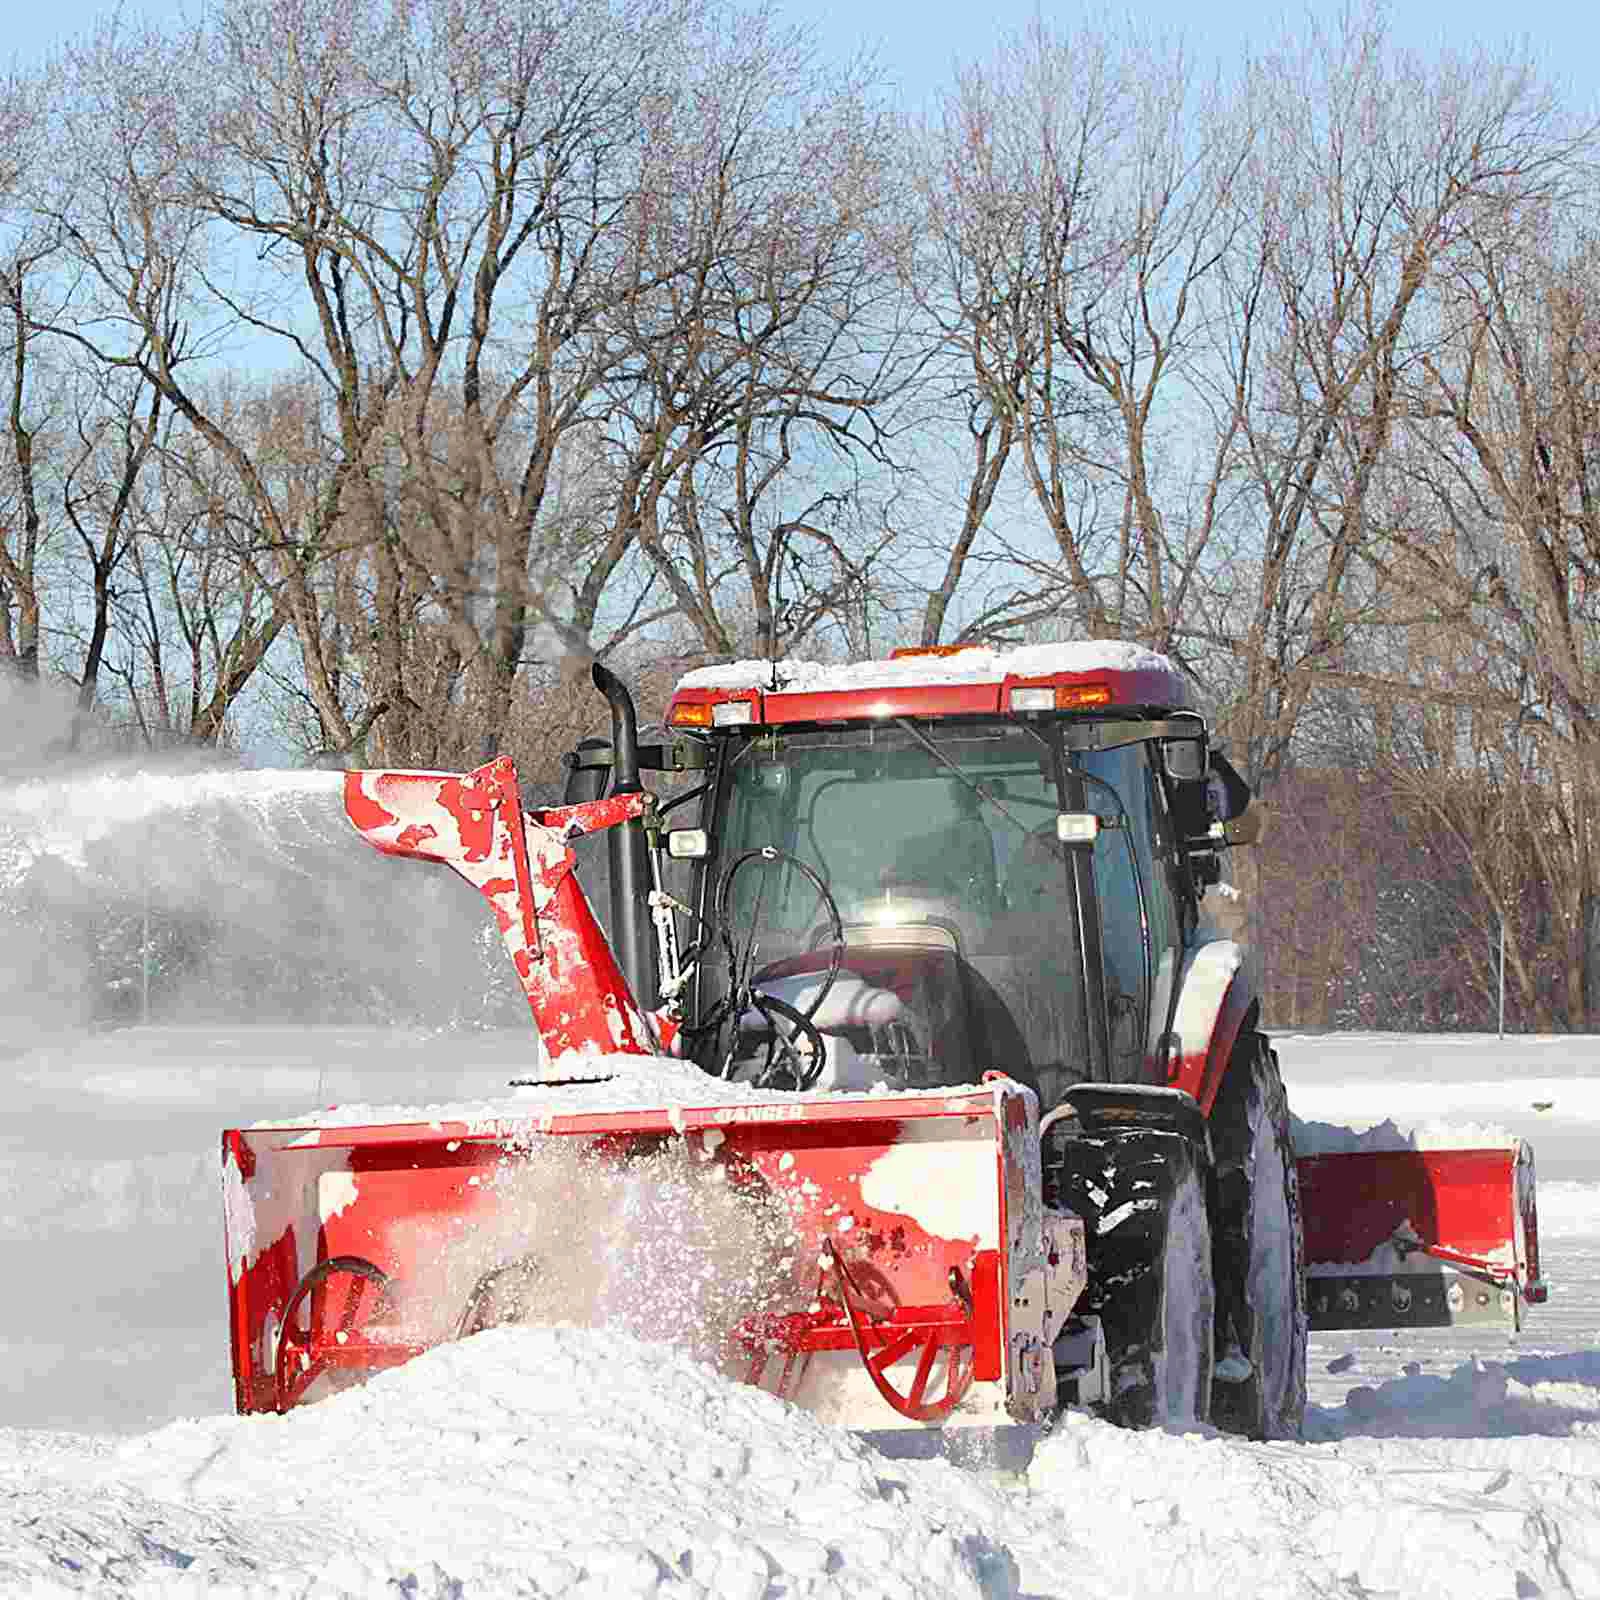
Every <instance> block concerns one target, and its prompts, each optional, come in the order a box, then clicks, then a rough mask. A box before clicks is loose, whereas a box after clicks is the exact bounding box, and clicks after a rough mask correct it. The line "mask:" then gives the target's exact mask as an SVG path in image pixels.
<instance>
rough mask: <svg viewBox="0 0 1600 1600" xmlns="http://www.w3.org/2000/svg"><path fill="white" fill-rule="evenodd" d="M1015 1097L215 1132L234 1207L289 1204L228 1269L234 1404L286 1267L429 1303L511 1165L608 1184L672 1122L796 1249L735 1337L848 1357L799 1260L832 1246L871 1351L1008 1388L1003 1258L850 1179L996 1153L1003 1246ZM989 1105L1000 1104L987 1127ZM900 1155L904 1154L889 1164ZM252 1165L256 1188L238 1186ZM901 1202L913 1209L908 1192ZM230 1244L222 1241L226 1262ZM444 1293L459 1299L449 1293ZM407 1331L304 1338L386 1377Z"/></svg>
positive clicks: (261, 1344)
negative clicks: (233, 1171) (945, 1353)
mask: <svg viewBox="0 0 1600 1600" xmlns="http://www.w3.org/2000/svg"><path fill="white" fill-rule="evenodd" d="M1013 1101H1015V1102H1016V1108H1017V1109H1018V1110H1020V1111H1021V1113H1022V1115H1023V1116H1024V1118H1026V1104H1025V1103H1024V1100H1023V1091H1021V1090H1020V1089H1017V1088H1016V1087H1014V1086H1010V1085H1000V1086H998V1087H995V1088H991V1089H988V1090H985V1091H982V1092H977V1093H974V1092H971V1091H968V1092H966V1093H965V1094H956V1095H928V1096H926V1097H923V1096H918V1097H916V1098H914V1099H906V1100H897V1101H896V1102H895V1104H894V1106H893V1108H892V1109H890V1108H887V1107H884V1106H882V1105H881V1104H874V1103H872V1102H870V1101H859V1100H835V1101H828V1100H820V1099H819V1100H816V1101H803V1100H798V1099H797V1100H796V1101H794V1102H793V1103H792V1104H789V1103H771V1104H767V1103H756V1104H753V1105H748V1106H735V1107H714V1106H713V1107H695V1108H686V1109H685V1110H684V1111H682V1112H681V1113H668V1112H667V1111H665V1110H657V1111H647V1112H631V1111H630V1112H596V1113H587V1114H581V1115H573V1116H565V1117H558V1118H554V1119H551V1121H550V1123H549V1125H548V1127H547V1128H546V1129H545V1130H544V1131H542V1132H541V1131H537V1130H538V1127H539V1125H538V1124H535V1123H531V1122H528V1121H518V1122H515V1123H508V1124H507V1125H505V1126H504V1127H502V1128H496V1129H493V1130H490V1131H482V1130H480V1131H478V1132H476V1133H471V1132H468V1130H467V1129H466V1128H465V1127H462V1126H460V1125H456V1126H449V1125H446V1126H443V1127H438V1128H434V1127H428V1128H421V1127H419V1126H417V1125H415V1124H406V1125H396V1126H392V1127H354V1128H344V1129H325V1130H320V1131H319V1142H318V1143H317V1144H315V1145H311V1144H305V1143H296V1142H295V1141H296V1140H297V1139H302V1138H304V1136H305V1133H304V1130H297V1129H260V1130H252V1129H244V1130H230V1131H229V1132H228V1133H227V1134H226V1135H225V1149H226V1150H227V1152H228V1153H229V1154H228V1159H230V1160H232V1161H233V1162H234V1164H235V1166H236V1168H237V1169H238V1171H239V1174H240V1179H241V1182H242V1184H243V1187H244V1190H245V1193H246V1195H247V1196H249V1197H254V1196H257V1195H259V1196H261V1197H262V1199H263V1210H262V1213H261V1214H262V1215H266V1214H267V1212H266V1210H265V1206H266V1205H267V1203H268V1202H267V1197H268V1196H276V1197H278V1201H279V1202H280V1203H281V1200H282V1197H283V1196H286V1195H298V1196H300V1197H301V1198H300V1203H299V1208H298V1209H297V1210H296V1211H295V1213H294V1214H293V1216H292V1217H291V1220H290V1221H289V1223H288V1225H287V1227H286V1228H285V1229H284V1231H283V1232H282V1233H281V1235H280V1236H279V1237H278V1238H276V1239H273V1240H269V1241H259V1240H258V1241H256V1242H257V1244H258V1245H260V1244H263V1243H264V1245H265V1248H263V1249H261V1251H260V1253H259V1254H258V1255H257V1256H256V1258H255V1259H254V1260H253V1261H252V1263H251V1264H250V1266H249V1267H248V1268H246V1269H245V1270H244V1271H243V1272H241V1273H240V1274H239V1275H238V1276H237V1277H236V1278H235V1277H233V1276H232V1274H231V1272H230V1285H229V1322H230V1327H231V1329H232V1334H233V1365H234V1381H235V1393H236V1398H237V1404H238V1407H239V1409H240V1410H241V1411H261V1410H269V1409H272V1408H273V1405H274V1403H275V1396H274V1389H273V1373H272V1358H273V1353H274V1340H273V1337H272V1330H274V1329H275V1328H276V1326H277V1322H278V1320H279V1319H281V1316H282V1313H283V1310H284V1308H285V1307H286V1306H287V1304H288V1302H289V1300H290V1297H291V1296H292V1295H293V1293H294V1290H295V1287H296V1285H297V1283H298V1282H299V1273H300V1272H301V1271H303V1270H305V1269H307V1268H309V1267H310V1266H311V1265H313V1264H314V1263H315V1262H316V1261H318V1260H322V1259H327V1258H329V1257H332V1256H339V1255H355V1256H359V1257H361V1258H363V1259H364V1260H367V1261H370V1262H372V1263H373V1264H374V1265H376V1266H377V1267H379V1268H381V1269H382V1271H383V1272H384V1273H385V1274H386V1275H388V1277H390V1278H391V1279H392V1280H396V1281H397V1282H398V1283H399V1284H400V1285H402V1286H404V1290H405V1293H406V1294H407V1295H411V1294H415V1295H418V1296H420V1297H422V1299H423V1301H427V1300H428V1298H429V1297H430V1296H435V1297H436V1296H437V1295H438V1294H439V1293H440V1286H441V1285H442V1284H443V1283H444V1281H445V1278H446V1277H447V1276H449V1274H448V1272H447V1268H446V1262H447V1259H448V1257H449V1254H450V1250H451V1244H452V1241H453V1240H461V1239H465V1238H469V1237H470V1236H471V1232H472V1230H473V1228H474V1227H475V1226H477V1225H479V1224H482V1223H484V1222H486V1221H488V1220H489V1219H490V1218H491V1216H492V1215H493V1214H494V1213H495V1211H496V1208H497V1207H500V1206H502V1205H504V1204H506V1203H507V1201H506V1199H505V1198H504V1197H505V1196H506V1195H514V1194H515V1192H516V1190H515V1185H514V1183H512V1184H510V1185H507V1186H506V1187H505V1188H504V1189H502V1188H500V1187H498V1186H497V1185H498V1182H499V1180H500V1178H501V1177H502V1176H503V1175H504V1174H506V1173H508V1172H511V1173H513V1174H514V1172H515V1170H516V1166H517V1164H518V1163H519V1162H522V1161H524V1160H527V1159H537V1155H538V1151H539V1150H540V1149H541V1148H542V1147H543V1145H544V1143H545V1142H546V1141H548V1140H567V1139H571V1140H576V1141H579V1142H580V1143H581V1144H582V1145H583V1146H584V1148H585V1149H586V1151H587V1152H588V1154H589V1155H590V1156H592V1157H593V1159H594V1160H595V1161H596V1162H597V1163H598V1164H600V1167H599V1170H601V1171H602V1174H603V1167H604V1164H605V1163H608V1162H610V1163H621V1162H625V1161H626V1160H627V1158H628V1156H629V1154H630V1153H632V1152H634V1151H636V1150H641V1151H642V1150H649V1149H653V1148H656V1147H658V1146H659V1145H661V1144H662V1143H663V1142H666V1141H669V1140H672V1139H675V1138H678V1137H680V1136H681V1134H680V1133H679V1132H677V1131H675V1126H674V1125H676V1129H677V1130H682V1131H683V1132H686V1133H688V1134H689V1135H690V1136H691V1137H692V1138H694V1136H695V1135H696V1134H697V1133H698V1132H699V1131H700V1130H704V1129H710V1128H715V1129H717V1130H718V1131H719V1132H720V1133H721V1134H722V1138H721V1140H720V1141H717V1142H716V1143H715V1150H714V1152H712V1153H711V1156H710V1159H711V1160H714V1161H715V1162H716V1163H719V1164H721V1165H723V1166H724V1167H725V1168H726V1170H727V1173H728V1181H729V1182H730V1183H731V1184H733V1185H736V1186H739V1187H741V1188H742V1189H743V1190H744V1191H745V1192H746V1193H749V1194H750V1195H752V1197H761V1198H764V1200H765V1202H766V1203H771V1204H773V1205H775V1206H777V1207H780V1208H781V1210H782V1213H783V1214H784V1215H786V1216H787V1218H788V1220H789V1224H790V1226H791V1227H792V1229H793V1230H794V1233H795V1235H796V1238H797V1240H798V1249H797V1251H796V1259H797V1260H798V1261H800V1262H801V1263H805V1264H806V1265H805V1267H804V1269H803V1270H802V1271H801V1272H800V1273H799V1275H798V1277H797V1279H796V1280H795V1283H794V1293H795V1296H796V1300H795V1304H794V1306H793V1308H792V1310H791V1311H790V1312H789V1313H788V1314H786V1315H780V1316H779V1317H778V1318H776V1319H774V1318H770V1317H769V1318H767V1319H765V1321H764V1322H761V1323H753V1324H752V1326H751V1327H750V1328H749V1329H748V1330H747V1334H748V1336H749V1339H750V1340H751V1341H753V1343H754V1345H755V1346H759V1345H761V1343H762V1341H763V1340H765V1341H766V1342H767V1343H769V1344H770V1345H771V1346H772V1348H773V1350H774V1351H776V1350H780V1349H783V1348H785V1347H787V1346H788V1345H789V1344H791V1343H793V1344H794V1347H795V1348H797V1349H801V1350H841V1349H848V1348H851V1347H852V1346H853V1344H854V1342H855V1336H854V1335H853V1334H852V1332H851V1328H850V1319H849V1316H848V1314H847V1311H848V1309H849V1308H847V1307H845V1306H844V1305H843V1304H842V1303H841V1301H840V1298H839V1296H838V1294H837V1293H836V1292H835V1291H834V1290H833V1289H832V1288H831V1287H830V1283H829V1281H827V1280H826V1275H825V1273H824V1271H823V1269H822V1268H821V1267H820V1265H819V1266H817V1267H815V1268H812V1267H811V1266H810V1265H809V1264H810V1263H812V1262H817V1261H819V1260H820V1257H821V1252H822V1249H823V1246H824V1244H825V1243H831V1245H832V1246H833V1248H835V1249H836V1250H838V1252H839V1255H840V1258H841V1259H842V1260H843V1262H844V1263H845V1266H846V1268H847V1269H848V1273H849V1275H850V1279H851V1281H852V1282H854V1283H855V1284H857V1285H859V1286H860V1296H859V1297H858V1299H857V1300H856V1302H855V1307H854V1308H855V1310H856V1311H857V1313H858V1317H860V1318H863V1319H865V1325H866V1327H867V1329H868V1332H867V1335H866V1336H867V1337H868V1339H869V1342H870V1343H874V1344H875V1347H882V1346H883V1345H884V1344H885V1343H886V1342H887V1341H889V1340H890V1337H891V1335H892V1336H893V1337H894V1338H897V1339H898V1338H903V1337H905V1336H907V1335H908V1333H910V1334H915V1336H916V1338H918V1339H925V1338H931V1339H932V1340H933V1341H934V1342H935V1343H936V1344H938V1345H939V1346H940V1347H941V1348H943V1347H949V1348H952V1349H955V1348H959V1349H961V1350H968V1349H970V1350H971V1351H972V1353H973V1359H974V1362H975V1366H976V1372H975V1376H976V1377H977V1378H978V1379H979V1380H980V1381H983V1382H998V1381H1004V1380H1005V1379H1006V1377H1007V1375H1006V1372H1005V1365H1006V1363H1005V1359H1004V1352H1005V1350H1006V1347H1007V1346H1006V1340H1007V1329H1008V1318H1007V1307H1006V1284H1007V1281H1008V1279H1007V1262H1006V1260H1005V1259H1004V1257H1005V1256H1006V1255H1007V1254H1008V1252H1007V1251H1006V1250H1005V1249H1001V1250H998V1251H997V1250H995V1249H994V1248H993V1247H992V1246H989V1245H985V1246H982V1247H981V1248H980V1244H979V1241H977V1240H976V1238H975V1237H965V1238H944V1237H941V1236H937V1235H934V1234H930V1233H929V1232H927V1231H926V1230H925V1229H924V1228H923V1227H922V1226H921V1225H920V1224H919V1223H918V1222H917V1220H916V1218H915V1217H914V1216H912V1215H910V1214H909V1213H908V1212H900V1211H893V1210H883V1209H880V1208H878V1207H875V1206H873V1205H870V1204H869V1203H868V1202H867V1201H866V1199H865V1197H864V1195H863V1193H862V1184H863V1180H864V1179H865V1178H866V1176H867V1174H868V1173H869V1172H870V1171H871V1169H872V1166H873V1163H874V1162H875V1161H877V1160H878V1159H879V1158H880V1157H881V1156H883V1155H884V1154H885V1153H886V1152H887V1151H888V1150H889V1149H890V1148H891V1147H893V1146H895V1145H896V1144H898V1143H900V1142H901V1141H903V1140H905V1139H907V1138H911V1137H915V1139H916V1147H917V1150H918V1152H919V1153H920V1154H923V1155H925V1156H926V1159H927V1166H928V1183H929V1184H930V1185H932V1184H937V1183H938V1182H939V1181H940V1174H941V1170H942V1166H941V1158H942V1156H943V1154H944V1152H946V1151H947V1150H950V1146H951V1142H952V1141H953V1142H956V1143H959V1144H961V1145H963V1146H965V1145H969V1144H970V1143H971V1142H972V1141H978V1142H979V1143H980V1144H983V1145H986V1146H989V1147H990V1148H992V1149H993V1150H994V1151H995V1165H994V1172H995V1182H996V1184H997V1185H998V1186H999V1192H998V1195H997V1203H998V1207H999V1212H1000V1226H1001V1230H1002V1231H1001V1239H1002V1240H1005V1239H1006V1238H1007V1237H1008V1226H1007V1208H1006V1189H1007V1188H1008V1187H1009V1186H1010V1183H1011V1181H1012V1175H1011V1174H1010V1173H1009V1171H1008V1161H1009V1157H1008V1153H1007V1152H1008V1146H1007V1143H1006V1141H1005V1140H1004V1139H1003V1138H1002V1136H1001V1133H1000V1120H1004V1121H1010V1120H1011V1119H1012V1110H1013V1106H1012V1102H1013ZM997 1104H998V1106H999V1107H1001V1108H1002V1109H1001V1118H1000V1120H997V1117H996V1114H995V1113H996V1108H997ZM452 1147H453V1148H452ZM691 1148H692V1149H694V1150H696V1151H697V1152H698V1151H700V1150H703V1149H705V1145H704V1142H703V1141H701V1140H700V1139H698V1138H695V1139H694V1144H693V1145H692V1146H691ZM330 1150H337V1151H344V1152H347V1153H348V1162H349V1172H350V1175H351V1177H352V1179H353V1182H354V1186H355V1198H354V1200H353V1201H352V1202H351V1203H350V1204H349V1205H348V1206H347V1207H346V1208H345V1209H343V1210H341V1211H340V1212H339V1213H338V1214H337V1215H335V1216H332V1217H330V1218H328V1219H327V1220H326V1222H324V1221H323V1219H322V1218H321V1217H320V1216H319V1214H318V1211H317V1197H316V1183H315V1181H314V1174H316V1173H317V1172H319V1171H321V1170H323V1168H324V1167H325V1166H326V1165H327V1160H328V1157H327V1152H328V1151H330ZM530 1152H531V1155H530ZM951 1154H952V1156H955V1157H956V1158H957V1159H959V1160H960V1161H961V1162H962V1163H963V1165H962V1167H961V1169H960V1170H963V1171H968V1170H970V1167H969V1166H968V1165H967V1163H970V1159H971V1158H970V1155H959V1156H957V1155H956V1153H955V1152H953V1151H952V1152H951ZM896 1159H897V1161H904V1160H905V1159H906V1158H905V1156H904V1154H903V1153H902V1154H899V1155H897V1157H896ZM247 1167H248V1168H249V1169H250V1171H251V1176H249V1177H244V1176H243V1173H244V1171H245V1169H246V1168H247ZM474 1178H476V1179H477V1180H478V1181H477V1182H476V1183H474V1182H472V1181H471V1180H473V1179H474ZM342 1183H343V1180H342V1179H341V1186H342ZM914 1187H915V1186H914V1185H913V1188H914ZM910 1203H911V1204H912V1205H913V1207H914V1205H915V1200H914V1198H913V1199H912V1200H911V1202H910ZM846 1219H848V1225H846ZM241 1244H242V1241H238V1240H231V1239H230V1241H229V1259H230V1262H232V1261H233V1260H234V1259H235V1258H236V1256H237V1255H238V1254H239V1251H240V1247H241ZM561 1244H562V1241H561V1240H559V1239H552V1237H551V1236H550V1235H549V1234H548V1233H542V1234H541V1235H540V1236H539V1237H530V1238H529V1239H528V1241H527V1248H528V1250H529V1251H531V1252H532V1253H534V1254H535V1255H537V1253H538V1251H539V1250H540V1249H547V1248H551V1247H552V1246H553V1247H554V1248H561ZM952 1273H954V1274H956V1276H957V1279H958V1281H959V1282H960V1283H961V1284H964V1285H966V1286H967V1287H968V1292H969V1295H970V1300H971V1305H970V1306H968V1305H967V1304H966V1302H965V1301H964V1299H963V1297H962V1295H961V1294H960V1293H959V1292H957V1291H956V1290H955V1289H953V1288H952ZM455 1288H456V1291H457V1294H458V1297H459V1294H460V1285H459V1284H456V1285H455ZM813 1302H817V1303H820V1309H819V1310H817V1311H815V1312H813V1311H811V1310H810V1309H809V1308H810V1306H811V1305H812V1304H813ZM401 1303H402V1304H403V1303H404V1298H403V1297H402V1300H401ZM370 1309H371V1307H370V1305H369V1306H368V1308H367V1312H368V1313H369V1312H370ZM460 1309H463V1308H458V1307H456V1306H454V1305H453V1304H451V1305H447V1306H435V1307H434V1312H433V1314H434V1319H435V1321H437V1322H438V1323H439V1325H440V1326H441V1327H447V1328H448V1329H450V1330H451V1331H453V1328H454V1325H455V1323H456V1321H457V1320H458V1319H459V1312H460ZM365 1314H367V1313H364V1315H365ZM880 1325H881V1326H880ZM918 1329H921V1330H923V1332H921V1333H918V1332H917V1331H916V1330H918ZM930 1329H931V1330H933V1331H932V1333H929V1332H928V1331H927V1330H930ZM873 1330H877V1331H873ZM730 1331H732V1330H730ZM415 1334H416V1327H415V1323H414V1321H413V1323H412V1324H411V1325H410V1326H403V1325H401V1324H400V1323H398V1322H397V1323H396V1324H395V1325H393V1326H392V1327H385V1326H384V1325H383V1323H382V1321H381V1319H380V1320H379V1321H364V1322H358V1323H357V1325H356V1326H354V1327H352V1328H351V1329H350V1330H349V1331H348V1334H347V1338H346V1340H345V1342H344V1345H343V1347H342V1349H341V1350H335V1349H333V1348H332V1346H333V1344H334V1343H335V1341H333V1340H332V1338H331V1332H330V1334H329V1336H328V1337H327V1338H326V1340H325V1341H324V1343H325V1344H326V1346H327V1348H326V1349H323V1348H322V1347H321V1346H319V1345H317V1344H316V1340H317V1338H318V1331H317V1329H316V1328H315V1327H312V1328H311V1329H310V1331H309V1339H310V1341H311V1344H310V1348H313V1349H315V1350H316V1352H317V1354H318V1355H319V1357H320V1356H322V1355H326V1356H327V1357H329V1360H330V1364H333V1365H340V1364H342V1365H344V1366H347V1367H348V1366H354V1367H362V1366H367V1367H372V1366H378V1365H392V1364H394V1363H395V1362H396V1361H401V1360H405V1359H408V1358H409V1357H410V1356H411V1355H413V1354H415V1353H416V1352H417V1351H418V1350H419V1349H421V1348H423V1347H424V1346H423V1345H422V1344H419V1343H417V1342H416V1338H415ZM434 1342H436V1341H434ZM757 1353H759V1351H758V1352H757ZM774 1377H776V1374H774Z"/></svg>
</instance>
